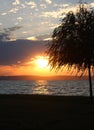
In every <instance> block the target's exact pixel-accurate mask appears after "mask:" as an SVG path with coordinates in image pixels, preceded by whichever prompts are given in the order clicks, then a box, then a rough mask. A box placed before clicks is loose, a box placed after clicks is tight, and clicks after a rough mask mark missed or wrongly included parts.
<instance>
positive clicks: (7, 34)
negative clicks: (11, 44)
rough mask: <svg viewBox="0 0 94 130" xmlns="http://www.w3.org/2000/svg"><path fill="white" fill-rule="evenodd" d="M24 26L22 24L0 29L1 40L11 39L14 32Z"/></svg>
mask: <svg viewBox="0 0 94 130" xmlns="http://www.w3.org/2000/svg"><path fill="white" fill-rule="evenodd" d="M20 28H22V26H14V27H10V28H4V29H3V30H0V41H9V40H11V35H12V32H14V31H16V30H18V29H20Z"/></svg>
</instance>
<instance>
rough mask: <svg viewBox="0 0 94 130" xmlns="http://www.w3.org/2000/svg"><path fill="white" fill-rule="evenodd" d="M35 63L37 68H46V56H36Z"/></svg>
mask: <svg viewBox="0 0 94 130" xmlns="http://www.w3.org/2000/svg"><path fill="white" fill-rule="evenodd" d="M35 64H36V66H37V67H38V68H48V57H45V56H37V57H36V60H35Z"/></svg>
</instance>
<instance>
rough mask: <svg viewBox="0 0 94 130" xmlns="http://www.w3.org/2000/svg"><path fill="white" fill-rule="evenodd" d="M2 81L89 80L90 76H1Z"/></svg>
mask: <svg viewBox="0 0 94 130" xmlns="http://www.w3.org/2000/svg"><path fill="white" fill-rule="evenodd" d="M93 79H94V77H93ZM0 80H88V76H82V77H80V76H35V75H34V76H33V75H31V76H0Z"/></svg>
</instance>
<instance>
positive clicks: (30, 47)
mask: <svg viewBox="0 0 94 130" xmlns="http://www.w3.org/2000/svg"><path fill="white" fill-rule="evenodd" d="M45 44H47V42H46V41H45V42H44V41H30V40H16V41H7V42H4V41H1V42H0V65H12V64H17V62H18V61H21V62H24V61H25V60H26V59H29V58H32V57H34V56H35V55H37V54H41V53H44V52H45V50H46V45H45Z"/></svg>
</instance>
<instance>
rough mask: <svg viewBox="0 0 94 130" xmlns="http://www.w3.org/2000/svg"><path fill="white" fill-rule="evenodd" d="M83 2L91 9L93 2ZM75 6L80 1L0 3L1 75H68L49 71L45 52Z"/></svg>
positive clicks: (10, 0) (4, 0) (1, 0)
mask: <svg viewBox="0 0 94 130" xmlns="http://www.w3.org/2000/svg"><path fill="white" fill-rule="evenodd" d="M83 2H87V3H88V7H89V8H94V0H83ZM78 4H79V0H71V1H70V0H0V75H9V76H10V75H42V76H43V75H44V76H50V75H56V74H58V75H61V74H63V75H65V74H67V72H58V73H56V72H54V71H50V66H48V57H47V56H46V55H45V53H44V52H45V51H46V44H47V43H48V40H50V39H51V34H52V32H53V29H54V28H55V27H56V26H58V25H59V23H60V19H61V17H64V15H65V13H67V12H68V11H69V10H73V11H76V9H77V8H78ZM62 14H63V15H62ZM41 63H42V64H41Z"/></svg>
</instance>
